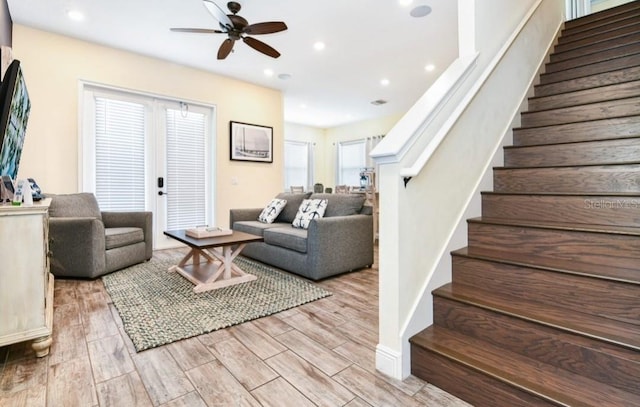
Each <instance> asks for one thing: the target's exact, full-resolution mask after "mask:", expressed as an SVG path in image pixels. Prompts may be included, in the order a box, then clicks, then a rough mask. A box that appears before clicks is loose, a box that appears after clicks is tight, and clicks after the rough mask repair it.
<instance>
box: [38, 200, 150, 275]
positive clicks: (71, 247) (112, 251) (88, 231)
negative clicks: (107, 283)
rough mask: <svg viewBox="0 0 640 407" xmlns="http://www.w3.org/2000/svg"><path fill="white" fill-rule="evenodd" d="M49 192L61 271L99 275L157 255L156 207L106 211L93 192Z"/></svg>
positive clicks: (54, 263)
mask: <svg viewBox="0 0 640 407" xmlns="http://www.w3.org/2000/svg"><path fill="white" fill-rule="evenodd" d="M47 195H48V196H49V195H51V197H52V201H51V208H50V211H49V214H50V218H49V236H50V238H51V242H50V245H51V272H52V273H53V274H54V275H55V276H57V277H61V276H64V277H84V278H95V277H98V276H100V275H102V274H105V273H110V272H112V271H115V270H119V269H121V268H124V267H128V266H131V265H133V264H136V263H140V262H143V261H146V260H149V259H150V258H151V256H152V254H153V226H152V214H151V212H101V211H100V208H99V207H98V201H97V200H96V197H95V196H94V195H93V194H92V193H88V192H81V193H77V194H68V195H53V194H47Z"/></svg>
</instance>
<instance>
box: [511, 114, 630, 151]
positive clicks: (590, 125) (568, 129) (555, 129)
mask: <svg viewBox="0 0 640 407" xmlns="http://www.w3.org/2000/svg"><path fill="white" fill-rule="evenodd" d="M639 135H640V116H631V117H620V118H615V119H603V120H593V121H586V122H579V123H569V124H560V125H553V126H544V127H520V128H515V129H513V144H514V145H516V146H535V145H543V144H559V143H574V142H582V141H595V140H608V139H616V138H627V137H637V136H639Z"/></svg>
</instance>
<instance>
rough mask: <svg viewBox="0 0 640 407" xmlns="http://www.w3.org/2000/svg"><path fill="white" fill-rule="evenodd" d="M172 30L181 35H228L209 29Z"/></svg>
mask: <svg viewBox="0 0 640 407" xmlns="http://www.w3.org/2000/svg"><path fill="white" fill-rule="evenodd" d="M170 30H171V31H173V32H179V33H197V34H226V33H225V32H224V31H220V30H212V29H209V28H170Z"/></svg>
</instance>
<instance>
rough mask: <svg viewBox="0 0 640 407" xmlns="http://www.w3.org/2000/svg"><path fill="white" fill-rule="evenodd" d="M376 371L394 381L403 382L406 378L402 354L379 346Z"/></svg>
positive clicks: (377, 347)
mask: <svg viewBox="0 0 640 407" xmlns="http://www.w3.org/2000/svg"><path fill="white" fill-rule="evenodd" d="M376 369H377V370H379V371H380V372H382V373H384V374H386V375H387V376H390V377H393V378H394V379H398V380H402V379H403V378H404V375H403V372H402V370H403V369H402V354H400V353H399V352H396V351H395V350H393V349H391V348H388V347H386V346H384V345H380V344H378V346H376Z"/></svg>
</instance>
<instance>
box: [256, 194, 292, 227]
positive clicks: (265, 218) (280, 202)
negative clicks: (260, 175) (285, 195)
mask: <svg viewBox="0 0 640 407" xmlns="http://www.w3.org/2000/svg"><path fill="white" fill-rule="evenodd" d="M286 204H287V201H286V199H277V198H274V199H272V200H271V202H269V205H267V206H266V207H265V208H264V209H263V210H262V212H261V213H260V216H258V220H259V221H260V222H262V223H273V221H274V220H276V218H277V217H278V215H279V214H280V212H282V209H284V206H285V205H286Z"/></svg>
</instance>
